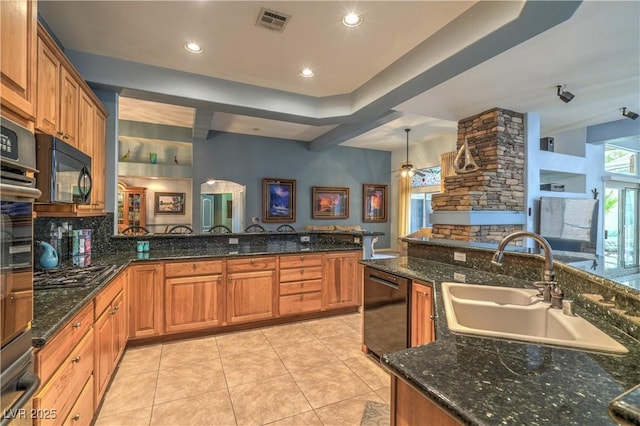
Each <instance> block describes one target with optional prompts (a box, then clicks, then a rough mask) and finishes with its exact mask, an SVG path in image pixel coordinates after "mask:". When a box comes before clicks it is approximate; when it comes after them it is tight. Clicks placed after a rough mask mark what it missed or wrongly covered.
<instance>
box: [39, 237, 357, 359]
mask: <svg viewBox="0 0 640 426" xmlns="http://www.w3.org/2000/svg"><path fill="white" fill-rule="evenodd" d="M342 250H344V251H354V250H362V247H360V246H357V245H350V244H322V243H296V242H285V241H276V242H273V243H271V242H270V243H267V244H259V243H252V242H246V243H245V242H240V244H237V245H233V246H223V247H209V248H206V249H179V250H151V251H150V252H148V253H136V252H133V251H129V252H123V253H119V254H109V255H100V254H94V255H92V264H93V265H97V264H105V265H115V266H116V268H115V269H114V270H113V271H112V273H110V274H109V275H106V276H105V277H103V278H102V279H100V280H98V281H97V282H94V283H92V284H90V285H89V286H87V287H76V288H61V289H46V290H44V289H43V290H36V291H35V292H34V297H33V299H34V300H33V321H32V323H31V332H32V335H33V340H32V343H33V346H35V347H41V346H44V345H45V343H47V341H48V340H49V339H50V338H51V337H53V336H54V335H55V334H56V333H57V332H58V330H59V329H60V328H61V327H63V326H64V325H65V324H66V323H67V322H69V320H70V319H71V318H72V317H73V316H74V315H75V314H77V313H78V312H79V311H80V310H81V309H82V308H83V307H84V306H86V304H87V303H88V302H90V301H91V300H92V299H93V298H94V297H95V296H96V295H97V294H98V293H99V292H100V291H101V290H102V289H103V288H104V287H105V286H106V285H107V284H108V283H109V282H110V281H111V279H113V278H114V277H115V276H116V275H117V274H118V273H119V272H120V271H121V270H123V269H124V268H126V267H127V265H129V264H130V263H132V262H147V261H167V260H180V259H204V258H229V257H238V256H256V255H277V254H290V253H291V254H292V253H322V252H326V251H342Z"/></svg>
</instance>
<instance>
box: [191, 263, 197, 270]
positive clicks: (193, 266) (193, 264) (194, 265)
mask: <svg viewBox="0 0 640 426" xmlns="http://www.w3.org/2000/svg"><path fill="white" fill-rule="evenodd" d="M191 267H192V268H193V270H194V271H195V270H196V268H197V265H196V264H195V263H192V264H191Z"/></svg>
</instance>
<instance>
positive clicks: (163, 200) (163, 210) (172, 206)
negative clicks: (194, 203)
mask: <svg viewBox="0 0 640 426" xmlns="http://www.w3.org/2000/svg"><path fill="white" fill-rule="evenodd" d="M184 198H185V193H184V192H156V202H155V209H154V210H155V214H184Z"/></svg>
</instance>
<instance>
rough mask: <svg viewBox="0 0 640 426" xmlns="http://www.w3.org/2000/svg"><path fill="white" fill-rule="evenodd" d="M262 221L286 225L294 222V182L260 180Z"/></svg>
mask: <svg viewBox="0 0 640 426" xmlns="http://www.w3.org/2000/svg"><path fill="white" fill-rule="evenodd" d="M262 221H263V222H265V223H278V222H280V223H287V222H295V221H296V181H295V180H293V179H272V178H264V179H262Z"/></svg>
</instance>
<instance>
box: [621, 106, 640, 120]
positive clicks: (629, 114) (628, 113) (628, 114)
mask: <svg viewBox="0 0 640 426" xmlns="http://www.w3.org/2000/svg"><path fill="white" fill-rule="evenodd" d="M621 110H622V115H624V116H625V117H627V118H630V119H632V120H635V119H636V118H638V117H640V115H638V114H636V113H635V112H633V111H627V107H624V108H621Z"/></svg>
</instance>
